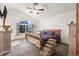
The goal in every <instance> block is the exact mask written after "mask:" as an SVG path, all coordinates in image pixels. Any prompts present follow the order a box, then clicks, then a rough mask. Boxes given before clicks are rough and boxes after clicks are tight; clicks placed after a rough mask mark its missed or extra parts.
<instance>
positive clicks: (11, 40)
mask: <svg viewBox="0 0 79 59" xmlns="http://www.w3.org/2000/svg"><path fill="white" fill-rule="evenodd" d="M22 39H25V38H20V39H11V41H16V40H22Z"/></svg>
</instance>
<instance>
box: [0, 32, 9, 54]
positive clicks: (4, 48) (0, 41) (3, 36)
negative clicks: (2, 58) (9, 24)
mask: <svg viewBox="0 0 79 59" xmlns="http://www.w3.org/2000/svg"><path fill="white" fill-rule="evenodd" d="M10 50H11V32H10V31H0V55H3V54H4V53H7V52H10Z"/></svg>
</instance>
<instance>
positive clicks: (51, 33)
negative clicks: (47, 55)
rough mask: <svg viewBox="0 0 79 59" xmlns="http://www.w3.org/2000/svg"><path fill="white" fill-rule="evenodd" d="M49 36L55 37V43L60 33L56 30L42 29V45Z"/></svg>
mask: <svg viewBox="0 0 79 59" xmlns="http://www.w3.org/2000/svg"><path fill="white" fill-rule="evenodd" d="M49 38H52V39H55V40H56V41H57V43H59V41H60V34H59V33H58V32H52V31H43V32H41V39H42V45H43V46H44V45H45V43H46V42H47V40H48V39H49Z"/></svg>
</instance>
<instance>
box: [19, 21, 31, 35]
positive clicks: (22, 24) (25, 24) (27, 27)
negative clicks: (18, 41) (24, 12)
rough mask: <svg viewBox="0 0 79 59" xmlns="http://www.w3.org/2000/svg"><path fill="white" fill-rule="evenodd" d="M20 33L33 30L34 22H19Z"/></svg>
mask: <svg viewBox="0 0 79 59" xmlns="http://www.w3.org/2000/svg"><path fill="white" fill-rule="evenodd" d="M18 30H19V31H18V34H25V33H27V32H32V23H31V22H30V21H20V22H19V23H18Z"/></svg>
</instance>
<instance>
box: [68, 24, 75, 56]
mask: <svg viewBox="0 0 79 59" xmlns="http://www.w3.org/2000/svg"><path fill="white" fill-rule="evenodd" d="M68 27H69V40H68V42H69V51H68V55H70V56H75V55H76V24H68Z"/></svg>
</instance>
